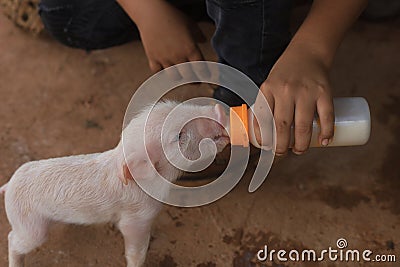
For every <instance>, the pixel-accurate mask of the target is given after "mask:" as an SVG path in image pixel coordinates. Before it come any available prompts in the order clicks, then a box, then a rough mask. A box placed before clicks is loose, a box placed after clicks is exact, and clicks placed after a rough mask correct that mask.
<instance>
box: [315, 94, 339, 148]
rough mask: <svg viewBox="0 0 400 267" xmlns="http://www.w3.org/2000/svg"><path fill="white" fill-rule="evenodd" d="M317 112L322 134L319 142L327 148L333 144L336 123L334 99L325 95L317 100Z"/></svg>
mask: <svg viewBox="0 0 400 267" xmlns="http://www.w3.org/2000/svg"><path fill="white" fill-rule="evenodd" d="M317 112H318V116H319V121H320V123H321V132H320V134H319V138H318V140H319V143H320V144H321V145H322V146H327V145H328V144H329V143H330V142H332V138H333V134H334V123H335V114H334V110H333V99H332V97H331V96H330V95H328V94H325V95H323V96H321V97H320V98H319V99H318V100H317Z"/></svg>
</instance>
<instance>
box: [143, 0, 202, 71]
mask: <svg viewBox="0 0 400 267" xmlns="http://www.w3.org/2000/svg"><path fill="white" fill-rule="evenodd" d="M153 12H154V13H153V14H152V15H151V16H149V17H148V18H147V19H146V21H145V22H144V23H143V22H142V23H141V24H140V26H139V31H140V35H141V38H142V42H143V46H144V49H145V51H146V54H147V58H148V60H149V65H150V69H151V70H152V71H153V72H157V71H160V70H162V69H164V68H167V67H169V66H172V65H175V64H178V63H183V62H188V61H197V60H203V55H202V54H201V51H200V49H199V48H198V47H197V45H196V42H195V37H197V36H194V34H195V33H194V30H193V29H196V30H197V28H196V27H197V26H196V25H195V24H194V23H192V22H191V21H189V19H188V18H187V17H186V16H185V15H184V14H183V13H182V12H181V11H179V10H177V9H175V8H174V7H173V6H171V5H169V4H168V3H165V2H164V1H162V3H159V5H157V6H154V7H153ZM196 33H197V34H198V33H199V30H198V31H197V32H196ZM181 74H182V75H183V73H181Z"/></svg>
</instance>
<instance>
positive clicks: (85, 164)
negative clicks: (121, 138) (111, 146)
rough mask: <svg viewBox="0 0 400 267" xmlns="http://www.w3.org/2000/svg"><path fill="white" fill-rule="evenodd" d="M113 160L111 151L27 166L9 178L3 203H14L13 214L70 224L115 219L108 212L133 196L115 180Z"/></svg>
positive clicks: (56, 159) (32, 163)
mask: <svg viewBox="0 0 400 267" xmlns="http://www.w3.org/2000/svg"><path fill="white" fill-rule="evenodd" d="M114 159H115V157H114V150H110V151H106V152H104V153H96V154H88V155H79V156H70V157H62V158H53V159H47V160H39V161H33V162H29V163H26V164H24V165H22V166H21V167H20V168H19V169H18V170H17V171H16V172H15V174H14V175H13V177H12V178H11V180H10V182H9V184H8V188H7V193H6V203H16V204H17V205H10V206H12V208H14V209H19V210H17V211H16V212H23V213H26V212H35V213H36V214H38V213H39V214H41V215H42V216H44V217H48V218H52V219H53V220H62V221H64V222H69V223H79V224H90V223H94V222H97V223H98V222H103V221H104V222H106V221H110V220H113V218H112V217H115V216H118V215H117V214H113V213H110V211H112V210H119V209H120V208H121V207H120V206H121V201H122V200H124V199H125V200H127V199H128V198H132V197H131V195H132V193H133V192H128V191H127V188H124V187H123V185H122V183H121V182H120V181H119V179H118V178H117V177H116V175H117V174H116V171H117V168H116V163H115V161H114ZM129 200H131V199H129ZM99 203H101V205H99ZM10 208H11V207H10Z"/></svg>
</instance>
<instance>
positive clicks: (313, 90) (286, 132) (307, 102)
mask: <svg viewBox="0 0 400 267" xmlns="http://www.w3.org/2000/svg"><path fill="white" fill-rule="evenodd" d="M261 92H262V93H263V94H264V95H265V97H266V99H267V101H268V104H269V105H270V107H271V110H272V112H273V114H274V119H275V123H276V130H277V132H276V133H277V143H276V154H277V155H278V156H279V155H283V154H285V153H286V152H287V150H288V147H289V145H290V136H291V125H292V124H293V125H294V145H293V148H292V151H293V152H294V153H296V154H302V153H304V152H305V151H306V150H307V149H308V147H309V145H310V140H311V134H312V122H313V119H314V114H315V111H317V112H318V115H319V119H320V122H321V132H320V135H319V139H318V140H319V143H320V144H321V145H324V146H325V145H328V144H329V143H330V142H331V140H332V138H333V130H334V112H333V100H332V95H331V88H330V83H329V78H328V67H327V66H326V64H324V62H323V60H322V58H321V57H320V56H318V53H315V51H312V50H311V49H310V47H307V46H306V45H301V44H295V45H293V44H292V45H289V47H288V48H287V49H286V51H285V52H284V53H283V54H282V56H281V57H280V58H279V60H278V61H277V62H276V63H275V65H274V67H273V68H272V70H271V72H270V74H269V76H268V78H267V79H266V80H265V82H264V83H263V84H262V85H261ZM256 105H257V103H256Z"/></svg>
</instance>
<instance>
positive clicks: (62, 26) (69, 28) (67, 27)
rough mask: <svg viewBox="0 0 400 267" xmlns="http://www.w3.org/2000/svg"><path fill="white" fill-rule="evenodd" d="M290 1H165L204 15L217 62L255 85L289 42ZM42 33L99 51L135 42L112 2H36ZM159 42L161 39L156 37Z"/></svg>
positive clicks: (134, 33)
mask: <svg viewBox="0 0 400 267" xmlns="http://www.w3.org/2000/svg"><path fill="white" fill-rule="evenodd" d="M292 1H293V0H206V1H204V0H191V1H189V0H170V1H169V2H170V3H171V4H173V5H174V6H176V7H177V8H179V9H181V10H182V11H183V12H185V13H187V14H188V15H189V16H191V17H193V16H195V17H196V18H195V19H196V20H199V19H200V18H202V16H201V14H200V15H199V13H201V12H202V11H204V13H207V14H208V16H209V17H210V18H211V19H212V20H213V21H214V23H215V26H216V30H215V33H214V36H213V38H212V45H213V47H214V49H215V51H216V52H217V54H218V57H219V61H220V62H221V63H225V64H227V65H230V66H232V67H235V68H237V69H239V70H240V71H242V72H243V73H245V74H246V75H248V76H249V77H250V78H251V79H252V80H253V81H254V82H255V83H256V84H257V85H261V83H262V82H263V81H264V80H265V79H266V77H267V75H268V73H269V71H270V70H271V68H272V66H273V65H274V63H275V61H276V60H277V59H278V58H279V56H280V55H281V53H282V52H283V50H284V49H285V48H286V46H287V44H288V43H289V40H290V32H289V23H290V15H291V7H292ZM39 13H40V16H41V18H42V21H43V23H44V25H45V27H46V29H47V30H48V31H49V32H50V34H52V35H53V36H54V37H55V38H56V39H57V40H59V41H60V42H62V43H63V44H65V45H68V46H71V47H76V48H82V49H86V50H94V49H102V48H107V47H111V46H115V45H120V44H123V43H126V42H129V41H131V40H134V39H139V38H140V36H139V32H138V29H137V28H136V26H135V24H134V23H133V21H132V20H131V19H130V18H129V16H128V15H127V14H126V13H125V12H124V10H123V9H122V8H121V7H120V6H119V5H118V3H117V2H116V1H115V0H84V1H82V0H42V2H41V3H40V5H39ZM160 38H162V37H160Z"/></svg>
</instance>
